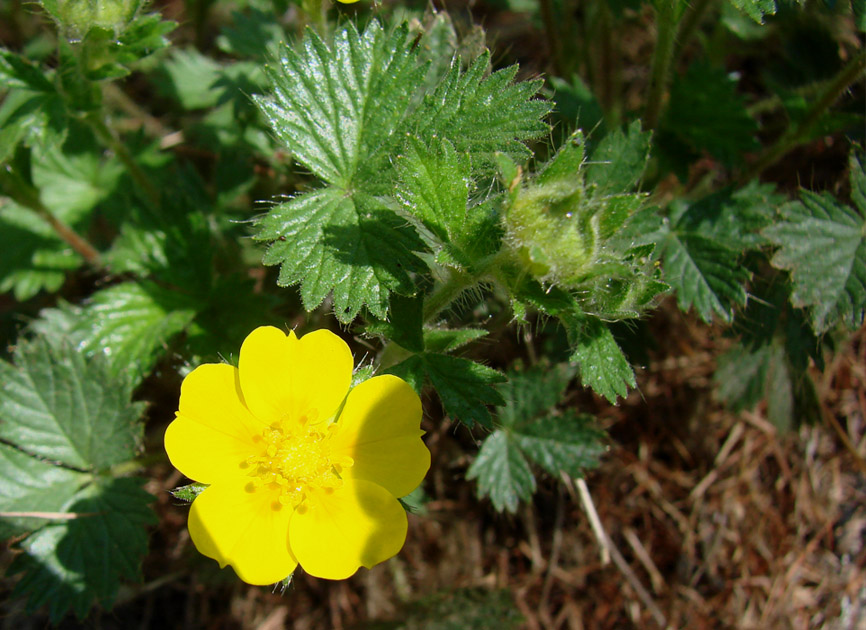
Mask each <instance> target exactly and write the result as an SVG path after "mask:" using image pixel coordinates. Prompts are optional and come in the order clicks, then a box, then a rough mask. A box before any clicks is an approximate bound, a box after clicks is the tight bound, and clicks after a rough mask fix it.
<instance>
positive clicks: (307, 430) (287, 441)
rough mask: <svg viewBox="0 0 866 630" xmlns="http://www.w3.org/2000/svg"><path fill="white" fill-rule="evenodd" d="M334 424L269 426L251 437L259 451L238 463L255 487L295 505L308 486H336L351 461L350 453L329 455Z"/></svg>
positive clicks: (329, 490) (327, 490)
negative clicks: (346, 454) (335, 456)
mask: <svg viewBox="0 0 866 630" xmlns="http://www.w3.org/2000/svg"><path fill="white" fill-rule="evenodd" d="M336 428H337V427H336V426H335V425H333V424H331V425H328V424H319V425H313V426H309V425H308V424H306V423H302V424H299V425H296V426H293V427H291V428H286V427H285V426H283V425H279V426H271V427H269V428H267V429H265V430H264V431H263V432H262V434H261V435H260V436H256V437H255V438H253V439H254V441H255V442H256V443H257V444H260V445H261V446H262V449H261V451H260V453H261V454H259V455H252V456H250V457H248V458H247V459H246V461H245V462H244V463H243V464H242V465H241V466H242V467H243V468H246V469H248V470H249V474H250V476H251V477H252V478H253V479H252V483H253V485H254V486H255V487H266V488H268V489H269V490H272V491H276V492H278V493H279V502H280V504H282V505H286V506H289V507H297V506H298V505H299V504H300V503H301V502H303V500H304V498H306V493H307V492H308V491H309V490H310V489H312V488H320V489H324V490H325V492H333V491H334V489H335V488H339V487H340V486H341V485H342V484H343V480H342V479H341V477H340V474H341V473H342V471H343V470H344V469H346V468H349V467H350V466H352V465H353V464H354V463H355V462H354V461H353V460H352V458H351V457H341V458H337V459H335V458H332V456H331V445H330V442H331V440H330V438H331V436H332V435H333V433H334V431H335V430H336ZM275 509H278V507H277V506H276V505H275Z"/></svg>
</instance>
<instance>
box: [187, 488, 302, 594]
mask: <svg viewBox="0 0 866 630" xmlns="http://www.w3.org/2000/svg"><path fill="white" fill-rule="evenodd" d="M278 498H279V495H278V494H274V493H273V492H272V491H268V490H265V489H262V488H255V487H254V486H253V484H252V483H251V481H250V480H249V479H245V478H236V479H230V480H227V481H223V482H219V483H215V484H214V485H212V486H210V487H209V488H207V489H206V490H205V491H204V492H202V493H201V494H200V495H199V496H198V498H196V500H195V501H193V504H192V508H190V513H189V533H190V537H191V538H192V541H193V543H195V546H196V548H197V549H198V550H199V551H200V552H201V553H202V554H204V555H205V556H207V557H209V558H213V559H214V560H216V561H217V562H219V564H220V567H224V566H226V565H227V564H229V565H231V567H232V568H233V569H234V570H235V573H237V574H238V577H239V578H240V579H242V580H243V581H244V582H246V583H248V584H273V583H274V582H279V581H280V580H282V579H283V578H285V577H288V575H289V574H290V573H291V572H292V571H294V570H295V567H296V566H297V565H298V563H297V560H295V557H294V556H293V555H292V552H291V551H290V550H289V545H288V532H289V520H290V519H291V516H292V509H291V508H290V507H287V506H284V505H282V504H281V503H280V502H279V500H278Z"/></svg>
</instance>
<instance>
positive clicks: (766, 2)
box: [730, 0, 776, 24]
mask: <svg viewBox="0 0 866 630" xmlns="http://www.w3.org/2000/svg"><path fill="white" fill-rule="evenodd" d="M730 2H731V4H732V5H734V6H735V7H737V8H738V9H739V10H740V11H742V12H743V13H745V14H746V15H748V16H749V17H750V18H752V19H753V20H755V22H757V23H758V24H763V23H764V17H765V16H767V15H776V0H730Z"/></svg>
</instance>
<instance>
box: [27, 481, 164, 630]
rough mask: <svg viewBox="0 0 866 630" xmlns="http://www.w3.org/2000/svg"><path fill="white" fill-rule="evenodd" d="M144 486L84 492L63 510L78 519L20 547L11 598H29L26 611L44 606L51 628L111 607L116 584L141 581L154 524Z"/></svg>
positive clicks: (111, 485) (115, 484)
mask: <svg viewBox="0 0 866 630" xmlns="http://www.w3.org/2000/svg"><path fill="white" fill-rule="evenodd" d="M144 481H145V480H144V479H136V478H125V479H108V480H104V481H100V482H98V483H94V484H91V485H89V486H87V487H85V488H84V489H82V490H80V491H79V492H78V493H77V494H76V495H75V496H73V497H72V499H70V500H69V501H68V502H67V505H66V508H65V510H64V511H66V512H71V513H76V514H79V515H80V516H79V517H78V518H73V519H69V520H65V521H62V522H59V523H52V524H50V525H47V526H46V527H43V528H42V529H40V530H39V531H38V532H36V533H35V534H32V535H31V536H29V537H28V538H27V539H26V540H25V541H24V542H23V543H22V544H21V547H22V549H23V550H24V551H25V552H26V553H24V554H22V555H20V556H18V558H16V560H15V561H14V562H13V564H12V566H11V567H10V572H11V573H18V572H21V573H23V575H21V577H20V579H19V581H18V583H17V584H16V585H15V591H14V594H15V595H19V596H26V597H27V598H28V601H27V610H28V611H29V612H33V611H34V610H36V609H37V608H39V607H40V606H43V605H47V606H48V614H49V617H50V619H51V622H52V623H54V624H57V623H59V622H60V620H61V619H62V618H63V616H64V615H65V614H66V612H67V611H68V610H70V609H72V610H73V611H74V612H75V614H76V615H77V616H78V618H79V619H83V618H84V617H85V616H86V614H87V612H88V611H89V610H90V607H91V606H92V605H93V604H94V603H96V602H99V603H100V604H101V605H102V606H104V607H106V608H109V607H110V606H111V604H112V602H113V601H114V599H115V597H116V595H117V590H118V588H119V586H120V580H122V579H127V580H137V579H139V578H140V563H141V558H142V556H143V555H144V554H145V553H146V552H147V531H146V530H145V526H147V525H151V524H153V523H155V522H156V520H157V519H156V517H155V515H154V514H153V511H152V510H151V509H150V507H149V504H150V503H151V502H152V501H153V496H151V495H150V494H148V493H147V492H145V491H144V490H142V489H141V485H142V484H143V483H144Z"/></svg>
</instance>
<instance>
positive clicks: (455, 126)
mask: <svg viewBox="0 0 866 630" xmlns="http://www.w3.org/2000/svg"><path fill="white" fill-rule="evenodd" d="M489 66H490V54H489V53H488V52H485V53H484V54H482V55H481V56H479V57H478V59H476V60H475V61H474V62H473V63H472V65H471V66H470V67H469V69H468V70H467V71H466V72H465V73H464V72H461V71H460V63H459V60H457V59H454V60H453V61H452V64H451V70H450V72H449V73H448V74H447V75H446V76H445V78H444V79H443V80H442V82H441V83H440V84H439V86H438V87H437V88H436V90H435V91H434V92H433V93H432V94H428V95H426V96H425V98H424V100H423V102H422V104H421V105H420V106H419V108H418V110H417V111H416V112H414V113H413V114H412V119H411V120H412V132H413V133H414V134H416V135H417V136H418V137H420V138H421V139H423V140H424V141H425V142H428V143H429V142H430V141H431V140H433V138H434V137H435V136H440V137H442V138H446V139H448V141H449V142H451V144H452V145H454V148H455V149H456V150H457V152H458V153H468V154H469V156H470V158H471V163H472V166H473V168H474V169H475V170H476V172H479V173H486V174H492V173H495V172H496V153H497V152H500V153H504V154H506V155H508V156H509V157H510V158H511V159H513V160H514V161H515V162H518V163H522V162H524V161H525V160H526V159H528V158H529V157H530V156H531V155H532V152H531V151H530V150H529V149H528V148H527V147H526V145H525V144H524V142H525V141H527V140H532V139H535V138H539V137H541V136H543V135H544V134H546V133H548V131H549V127H548V126H547V124H545V123H544V122H542V120H541V119H542V118H543V117H544V116H546V115H547V114H548V112H549V111H550V109H551V104H550V102H549V101H545V100H538V99H534V98H533V97H534V96H535V95H536V94H537V93H538V90H539V89H540V88H541V85H542V81H522V82H518V83H514V82H513V81H514V77H515V76H516V75H517V66H510V67H508V68H504V69H502V70H498V71H496V72H494V73H492V74H490V75H488V76H485V75H486V74H487V72H488V70H489Z"/></svg>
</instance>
